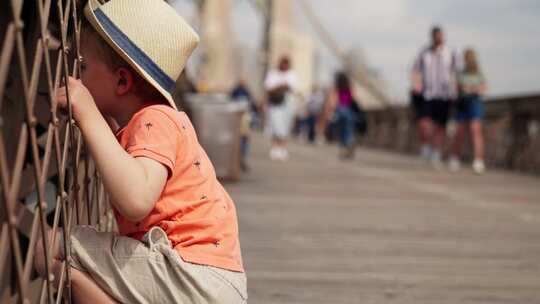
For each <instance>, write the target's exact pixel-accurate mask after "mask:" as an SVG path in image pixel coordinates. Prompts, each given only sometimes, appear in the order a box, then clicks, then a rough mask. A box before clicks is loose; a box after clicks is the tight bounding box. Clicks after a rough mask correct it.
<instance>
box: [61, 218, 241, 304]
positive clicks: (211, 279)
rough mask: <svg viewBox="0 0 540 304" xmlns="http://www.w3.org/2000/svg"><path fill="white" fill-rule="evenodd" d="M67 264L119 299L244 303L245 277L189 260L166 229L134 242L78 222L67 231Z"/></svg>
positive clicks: (155, 301)
mask: <svg viewBox="0 0 540 304" xmlns="http://www.w3.org/2000/svg"><path fill="white" fill-rule="evenodd" d="M70 249H71V257H72V260H71V266H72V267H74V268H76V269H78V270H80V271H82V272H85V273H87V274H88V275H90V276H91V277H92V278H93V280H94V281H95V282H96V283H97V284H98V285H99V286H100V287H101V288H102V289H103V290H104V291H106V292H107V293H108V294H109V295H110V296H112V297H113V298H114V299H116V300H117V301H119V302H121V303H129V304H132V303H160V304H161V303H201V304H202V303H227V304H233V303H246V301H247V291H246V276H245V274H244V273H239V272H233V271H228V270H224V269H220V268H215V267H211V266H206V265H198V264H192V263H188V262H185V261H183V260H182V258H181V257H180V255H179V254H178V253H177V252H176V251H175V250H174V249H172V248H171V245H170V243H169V240H168V239H167V235H166V234H165V232H164V231H163V230H162V229H161V228H159V227H154V228H152V229H151V230H150V231H149V232H148V233H147V234H146V235H145V236H144V237H143V241H142V242H141V241H138V240H136V239H133V238H130V237H124V236H120V235H118V234H117V233H112V232H98V231H97V230H95V229H94V228H92V227H89V226H77V227H75V228H73V229H72V234H71V248H70Z"/></svg>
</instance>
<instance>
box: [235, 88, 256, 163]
mask: <svg viewBox="0 0 540 304" xmlns="http://www.w3.org/2000/svg"><path fill="white" fill-rule="evenodd" d="M230 95H231V100H232V101H234V102H245V103H246V105H247V110H246V112H244V114H243V115H242V118H241V123H240V156H241V157H240V166H241V168H242V171H248V170H249V166H248V163H247V158H248V153H249V136H250V133H251V123H252V121H253V119H254V117H255V116H256V115H257V113H256V111H257V106H256V104H255V101H254V100H253V96H252V95H251V92H250V91H249V89H248V87H247V85H246V82H245V81H244V80H243V79H240V80H239V81H238V83H237V84H236V86H235V87H234V89H233V90H232V92H231V94H230Z"/></svg>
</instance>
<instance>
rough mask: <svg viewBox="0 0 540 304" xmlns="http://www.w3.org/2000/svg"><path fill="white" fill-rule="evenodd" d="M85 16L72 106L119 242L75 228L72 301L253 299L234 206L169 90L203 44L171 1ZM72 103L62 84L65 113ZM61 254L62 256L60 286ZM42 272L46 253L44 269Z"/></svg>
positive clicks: (141, 2) (95, 10)
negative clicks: (108, 203)
mask: <svg viewBox="0 0 540 304" xmlns="http://www.w3.org/2000/svg"><path fill="white" fill-rule="evenodd" d="M84 14H85V17H86V20H83V24H82V31H81V54H82V57H83V58H82V65H81V81H82V82H81V81H80V80H76V79H73V78H69V79H68V82H69V83H68V84H69V85H68V89H69V100H70V102H71V107H72V110H73V116H74V118H75V120H76V122H77V124H78V126H79V128H80V130H81V132H82V134H83V136H84V139H85V142H86V144H87V147H88V149H89V151H90V152H91V155H92V157H93V159H94V161H95V164H96V167H97V169H98V171H99V173H100V176H101V177H102V180H103V184H104V186H105V188H106V190H107V191H108V193H109V197H110V199H111V204H112V206H113V209H114V212H115V215H116V220H117V223H118V227H119V234H115V233H104V232H97V231H96V230H94V229H92V228H90V227H74V228H73V229H72V233H71V239H70V241H71V242H70V248H69V250H70V252H71V258H72V260H71V263H70V265H71V267H72V270H71V274H72V276H71V285H72V295H73V299H74V300H75V302H76V303H93V304H95V303H114V302H116V301H118V302H122V303H245V302H246V299H247V293H246V277H245V274H244V270H243V266H242V259H241V254H240V244H239V240H238V224H237V217H236V211H235V207H234V204H233V202H232V200H231V198H230V197H229V196H228V194H227V193H226V191H225V190H224V189H223V187H222V186H221V185H220V184H219V182H218V181H217V178H216V175H215V172H214V169H213V166H212V164H211V163H210V160H209V159H208V157H207V155H206V153H205V152H204V150H203V149H202V148H201V146H200V145H199V143H198V141H197V137H196V134H195V131H194V129H193V126H192V125H191V123H190V121H189V119H188V118H187V116H186V115H185V113H183V112H178V111H176V110H175V109H176V106H175V104H174V101H173V100H172V97H171V94H170V93H169V92H170V91H172V89H174V84H175V82H174V80H175V79H177V78H178V76H179V75H180V72H181V71H182V69H183V67H184V65H185V62H186V60H187V58H188V57H189V55H190V54H191V52H192V51H193V49H194V48H195V47H196V45H197V43H198V36H197V35H196V34H195V32H194V31H193V30H192V29H191V28H190V27H189V25H187V24H186V23H185V22H184V21H183V20H182V19H181V17H179V16H178V15H177V14H176V12H174V10H173V9H172V8H171V7H169V6H168V5H167V4H166V3H165V2H164V1H162V0H111V1H109V2H107V3H105V4H103V5H101V4H99V3H98V2H97V1H96V0H90V1H89V3H88V4H87V5H86V7H85V10H84ZM67 99H68V98H67V96H66V90H65V88H60V90H59V93H58V95H57V102H58V104H59V106H60V107H66V106H67ZM105 117H106V118H107V119H105ZM106 121H114V122H115V123H114V124H117V125H118V126H119V129H118V130H111V128H112V127H109V125H108V124H107V122H106ZM111 125H113V124H111ZM113 132H115V133H113ZM61 236H62V234H61V233H59V234H58V235H57V236H56V238H57V240H60V241H59V242H57V243H62V239H61ZM61 248H63V245H61V244H58V245H57V246H56V248H55V250H53V253H52V255H53V258H54V262H53V265H52V266H51V270H52V272H53V273H54V274H55V279H58V278H59V271H60V268H61V264H60V261H61V260H63V259H64V258H65V254H64V253H63V252H62V249H61ZM43 265H44V261H43V253H42V248H38V252H37V253H36V268H37V270H38V271H39V272H40V273H43V272H44V266H43Z"/></svg>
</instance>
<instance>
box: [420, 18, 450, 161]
mask: <svg viewBox="0 0 540 304" xmlns="http://www.w3.org/2000/svg"><path fill="white" fill-rule="evenodd" d="M456 70H457V69H456V56H455V53H454V52H453V51H452V50H451V49H450V48H449V47H447V46H446V45H445V40H444V33H443V30H442V29H441V28H440V27H438V26H435V27H433V28H432V30H431V44H430V45H429V46H428V47H426V48H425V49H423V50H422V51H421V52H420V54H419V55H418V57H417V59H416V61H415V63H414V66H413V70H412V75H411V79H412V82H413V97H414V98H415V102H416V118H417V120H418V128H419V133H420V134H421V136H420V140H421V151H420V154H421V156H422V157H424V158H426V159H429V160H431V162H432V164H433V165H434V166H435V167H440V165H441V158H442V147H443V144H444V140H445V136H446V125H447V123H448V118H449V113H450V104H451V102H452V101H453V100H454V99H455V97H456V79H455V78H456Z"/></svg>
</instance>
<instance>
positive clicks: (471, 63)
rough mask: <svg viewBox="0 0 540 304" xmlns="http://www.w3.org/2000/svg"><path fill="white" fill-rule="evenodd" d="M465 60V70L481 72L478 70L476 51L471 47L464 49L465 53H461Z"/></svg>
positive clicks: (474, 72)
mask: <svg viewBox="0 0 540 304" xmlns="http://www.w3.org/2000/svg"><path fill="white" fill-rule="evenodd" d="M463 57H464V60H465V72H467V73H471V74H481V73H482V72H481V70H480V64H479V63H478V59H477V56H476V52H475V51H474V49H472V48H468V49H466V50H465V53H464V55H463Z"/></svg>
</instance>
